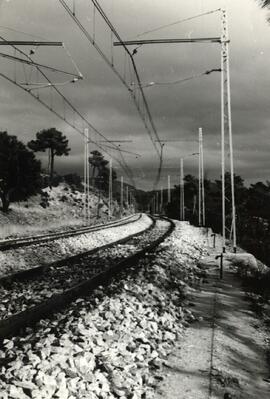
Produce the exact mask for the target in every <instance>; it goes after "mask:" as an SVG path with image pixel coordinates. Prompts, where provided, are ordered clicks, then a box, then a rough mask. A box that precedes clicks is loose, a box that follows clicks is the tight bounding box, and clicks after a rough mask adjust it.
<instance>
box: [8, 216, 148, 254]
mask: <svg viewBox="0 0 270 399" xmlns="http://www.w3.org/2000/svg"><path fill="white" fill-rule="evenodd" d="M140 218H141V214H138V215H130V216H127V217H125V218H122V219H119V220H114V221H113V222H109V223H106V224H99V225H94V226H83V227H80V228H76V229H73V230H69V231H63V232H57V233H48V234H42V235H35V236H29V237H23V238H14V239H7V240H1V241H0V251H8V250H10V249H15V248H19V247H26V246H29V245H35V244H41V243H45V242H46V243H47V242H50V241H54V240H57V239H60V238H67V237H74V236H77V235H80V234H87V233H91V232H93V231H98V230H102V229H107V228H110V227H116V226H123V225H125V224H129V223H133V222H135V221H137V220H139V219H140Z"/></svg>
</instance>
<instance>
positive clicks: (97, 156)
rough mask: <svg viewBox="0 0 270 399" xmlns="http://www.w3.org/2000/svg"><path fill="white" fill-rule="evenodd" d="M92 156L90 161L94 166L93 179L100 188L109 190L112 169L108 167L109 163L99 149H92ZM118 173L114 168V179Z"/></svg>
mask: <svg viewBox="0 0 270 399" xmlns="http://www.w3.org/2000/svg"><path fill="white" fill-rule="evenodd" d="M91 154H92V156H91V157H89V159H88V161H89V163H90V165H91V166H92V179H93V181H94V182H95V185H96V187H97V188H98V189H100V190H107V189H108V187H109V176H110V169H109V168H108V163H109V161H107V160H106V159H105V158H104V156H103V155H102V154H101V153H100V152H99V151H96V150H95V151H92V152H91ZM116 178H117V175H116V172H115V170H114V169H113V170H112V180H113V181H114V180H116Z"/></svg>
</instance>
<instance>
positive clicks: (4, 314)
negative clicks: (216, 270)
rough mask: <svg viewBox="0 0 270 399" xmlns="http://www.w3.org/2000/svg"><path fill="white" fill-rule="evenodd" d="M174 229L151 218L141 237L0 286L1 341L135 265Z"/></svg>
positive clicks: (21, 274) (166, 221) (21, 275)
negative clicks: (151, 221) (150, 222)
mask: <svg viewBox="0 0 270 399" xmlns="http://www.w3.org/2000/svg"><path fill="white" fill-rule="evenodd" d="M173 229H174V224H173V222H172V221H170V220H169V219H165V218H153V223H152V225H151V226H150V227H148V228H147V229H146V230H145V231H143V232H140V233H136V234H133V235H131V236H129V237H126V238H125V239H121V240H119V241H118V242H115V243H113V244H107V245H105V246H103V247H101V248H97V249H95V250H92V251H88V252H85V253H83V254H80V255H76V256H73V257H70V258H68V259H65V260H63V261H60V262H54V263H52V264H51V265H46V266H45V267H44V266H43V267H41V268H33V269H30V270H27V271H23V272H19V273H16V274H14V275H12V276H9V277H5V278H2V279H1V280H0V303H1V306H0V318H1V321H0V339H4V338H6V337H8V336H11V335H13V336H14V335H15V334H16V333H18V332H19V330H20V329H22V328H24V327H27V326H30V325H32V324H34V323H35V322H37V321H38V320H40V319H42V318H44V317H47V316H50V315H51V314H52V313H53V312H55V311H59V310H61V309H62V308H63V307H65V306H67V305H68V304H69V303H71V302H72V301H74V300H75V299H76V298H79V297H82V296H85V295H86V296H87V295H89V294H90V293H91V292H92V291H93V290H94V289H95V288H97V287H98V286H99V285H101V284H105V283H107V282H108V281H110V279H111V278H112V277H113V276H114V275H115V274H117V273H118V272H120V271H122V270H123V269H125V268H127V267H129V266H131V265H134V264H136V263H137V262H138V261H139V260H140V259H141V258H143V257H144V256H145V255H146V254H147V253H148V252H150V251H152V250H153V249H154V248H156V247H157V246H158V245H159V244H160V243H161V242H162V241H163V240H164V239H165V238H166V237H167V236H168V235H169V234H170V233H171V232H172V231H173Z"/></svg>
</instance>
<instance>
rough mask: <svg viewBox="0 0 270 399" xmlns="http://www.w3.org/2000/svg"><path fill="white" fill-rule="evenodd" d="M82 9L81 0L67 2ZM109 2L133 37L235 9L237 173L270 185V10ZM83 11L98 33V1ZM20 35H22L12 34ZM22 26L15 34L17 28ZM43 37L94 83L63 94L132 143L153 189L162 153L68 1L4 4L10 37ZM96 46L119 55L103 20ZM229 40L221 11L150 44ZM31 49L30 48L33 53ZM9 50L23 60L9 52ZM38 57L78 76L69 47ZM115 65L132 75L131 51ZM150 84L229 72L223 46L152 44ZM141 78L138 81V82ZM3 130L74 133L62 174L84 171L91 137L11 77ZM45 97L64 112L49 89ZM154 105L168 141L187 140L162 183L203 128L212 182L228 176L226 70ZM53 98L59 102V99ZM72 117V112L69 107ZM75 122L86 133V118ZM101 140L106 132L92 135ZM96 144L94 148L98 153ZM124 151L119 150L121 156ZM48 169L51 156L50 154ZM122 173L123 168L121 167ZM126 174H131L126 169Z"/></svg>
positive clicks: (8, 0)
mask: <svg viewBox="0 0 270 399" xmlns="http://www.w3.org/2000/svg"><path fill="white" fill-rule="evenodd" d="M67 4H68V5H72V1H71V0H67ZM100 4H101V5H102V7H103V9H104V10H105V12H106V13H107V15H108V16H109V18H110V19H111V21H112V22H113V24H114V26H115V27H116V28H117V30H118V31H119V33H120V35H121V37H122V38H123V39H133V38H135V37H136V35H138V34H141V33H143V32H145V31H147V30H151V29H154V28H156V27H158V26H161V25H165V24H170V23H172V22H174V21H176V20H179V19H182V18H183V19H184V18H188V17H190V16H194V15H197V14H200V13H204V12H207V11H210V10H215V9H217V8H219V7H223V6H226V8H227V10H228V19H229V27H230V39H231V44H230V51H231V84H232V116H233V136H234V151H235V171H236V173H237V174H240V175H241V176H242V177H244V178H245V180H246V182H247V184H249V183H250V182H254V181H257V180H263V181H265V180H267V179H269V180H270V158H269V151H270V135H269V128H270V116H269V115H270V114H269V99H270V68H269V54H270V40H269V39H270V25H269V24H268V23H267V10H261V9H260V8H259V6H258V3H257V2H256V1H255V0H237V1H235V0H226V1H224V0H223V1H222V0H166V1H165V0H100ZM75 7H76V8H75V10H76V15H77V16H78V18H79V19H80V21H81V22H82V23H83V25H84V26H85V27H86V28H87V29H88V30H89V32H90V33H91V34H92V33H93V9H92V7H91V0H75ZM11 29H12V30H11ZM14 30H15V31H14ZM26 34H28V35H33V36H34V37H33V38H32V39H33V40H34V39H37V38H38V37H40V38H43V39H48V40H53V41H63V42H64V43H65V46H66V47H67V48H68V50H69V52H70V53H71V55H72V58H73V59H74V60H75V62H76V64H77V66H78V67H79V69H80V71H81V72H82V74H83V76H84V80H82V81H80V82H78V83H76V84H69V85H65V86H59V89H61V91H63V93H64V94H65V95H66V96H67V97H68V98H69V100H70V101H71V102H72V103H73V104H74V105H75V106H76V108H77V109H78V110H79V111H80V112H81V113H82V114H83V115H84V116H85V117H86V118H88V120H89V121H90V122H91V123H92V124H93V125H94V126H95V127H96V128H97V129H98V130H99V131H100V132H102V133H103V134H104V135H105V136H106V137H107V138H108V139H111V140H113V139H114V140H117V139H126V140H132V143H126V144H125V145H124V144H123V145H122V148H123V149H126V150H127V151H131V152H135V153H139V154H140V155H141V157H140V158H136V157H135V156H133V155H131V154H126V155H125V159H126V161H127V163H128V165H129V166H130V168H131V169H132V170H133V173H134V176H135V179H136V183H137V186H138V187H142V188H151V183H152V181H153V179H154V176H155V173H156V168H157V166H158V159H157V155H156V153H155V151H154V148H153V145H152V144H151V142H150V140H149V138H148V135H147V133H146V131H145V129H144V126H143V124H142V121H141V119H140V118H139V116H138V113H137V111H136V109H135V106H134V104H133V102H132V100H131V98H130V95H129V93H128V91H127V90H126V88H125V87H124V86H123V85H122V84H121V82H120V81H119V80H118V79H117V77H116V76H115V75H114V74H113V72H112V71H111V69H110V68H109V67H108V66H107V65H106V64H105V62H104V61H103V60H102V58H101V57H100V55H99V54H98V53H97V51H96V50H95V49H94V48H93V47H92V46H91V45H90V44H89V42H88V41H87V40H86V39H85V37H84V36H83V35H82V33H81V32H80V31H79V29H78V28H77V26H76V25H75V24H74V22H73V21H72V19H71V18H70V16H69V15H68V14H67V12H66V11H65V9H64V8H63V6H62V5H61V4H60V2H59V1H58V0H46V1H43V0H2V1H1V0H0V35H2V36H3V37H4V38H5V39H10V40H15V39H16V40H30V39H31V36H27V35H26ZM95 35H96V40H97V42H98V43H99V45H100V46H101V47H102V48H103V49H104V51H105V52H106V51H108V54H109V53H110V32H108V30H106V28H105V26H104V24H103V23H102V21H101V19H99V18H98V17H96V32H95ZM219 35H220V14H218V13H215V14H211V15H209V16H205V17H202V18H199V19H195V20H192V21H189V22H185V23H182V24H179V25H175V26H173V27H170V28H168V29H162V30H160V31H157V32H154V33H151V34H148V35H145V36H142V37H141V38H153V39H157V38H161V37H162V38H190V37H191V38H192V37H206V36H219ZM29 49H30V48H29V47H28V48H26V47H25V48H23V50H25V51H27V52H29ZM0 51H1V52H3V53H8V54H12V55H16V56H18V54H15V53H14V52H13V50H10V49H8V48H6V47H4V46H3V47H2V48H1V49H0ZM33 58H34V59H35V61H36V62H40V63H46V64H47V65H51V66H55V67H58V68H61V69H65V70H68V71H72V72H74V71H75V69H74V66H73V64H72V62H71V58H70V57H68V56H67V54H66V53H65V52H64V50H63V49H61V48H57V49H56V48H39V49H37V50H36V53H35V54H34V56H33ZM114 60H115V63H116V65H117V67H119V68H120V70H121V71H122V73H124V72H126V74H127V76H128V68H126V69H125V66H124V65H125V59H124V56H123V51H122V50H121V49H120V48H115V50H114ZM135 60H136V63H137V66H138V70H139V73H140V76H141V80H142V82H143V83H148V82H151V81H156V82H172V81H175V80H179V79H182V78H187V77H190V76H193V75H198V74H200V73H202V72H205V71H206V70H208V69H212V68H219V66H220V48H219V45H218V44H181V45H177V44H176V45H155V46H143V47H140V48H139V49H138V53H137V54H136V56H135ZM0 73H5V74H6V75H7V76H9V77H10V78H12V79H16V80H17V81H18V82H22V81H25V80H26V79H28V81H32V82H34V81H35V82H37V81H40V79H41V78H40V77H39V76H34V75H35V73H34V72H33V71H32V72H31V70H30V68H28V67H25V68H24V69H23V67H22V65H19V64H18V63H16V64H15V63H14V62H13V61H7V60H5V59H3V58H1V63H0ZM49 76H50V78H51V79H52V80H53V81H54V82H57V83H62V82H64V81H66V77H64V76H63V75H61V74H56V73H54V74H52V73H50V74H49ZM131 81H132V78H130V82H131ZM0 84H1V90H0V129H1V130H7V131H8V132H9V133H10V134H15V135H17V136H18V137H20V139H21V140H23V141H24V142H27V141H29V140H31V139H32V138H34V136H35V133H36V132H37V131H39V130H41V129H44V128H48V127H56V128H57V129H59V130H61V131H63V132H64V134H66V135H67V137H68V139H69V141H70V147H71V149H72V151H71V154H70V156H69V157H63V158H61V159H60V158H59V159H58V160H57V161H56V168H57V170H58V171H59V172H71V171H76V172H78V173H82V170H83V156H82V154H83V140H82V138H81V137H80V135H79V134H78V133H76V132H75V131H74V130H73V129H72V128H70V127H69V126H67V125H66V124H65V123H64V122H63V121H61V120H59V119H58V118H57V117H56V116H54V115H53V114H52V113H51V112H50V111H48V110H46V109H45V108H43V107H42V105H40V104H39V103H38V102H37V101H35V100H34V99H33V98H32V97H30V96H29V94H27V93H24V92H23V91H22V90H21V89H19V88H17V87H15V86H14V85H12V83H10V82H8V81H6V80H5V79H3V78H1V80H0ZM39 92H40V96H41V98H43V99H44V100H46V101H52V102H51V105H53V106H54V107H55V109H58V110H60V109H61V107H62V108H63V106H62V103H60V102H58V101H57V99H56V98H54V96H53V95H52V93H51V92H50V90H49V89H43V90H40V91H39ZM145 94H146V96H147V99H148V101H149V106H150V109H151V111H152V115H153V118H154V121H155V125H156V127H157V131H158V134H159V137H160V138H161V139H168V140H178V141H171V142H168V143H167V144H166V145H165V147H164V157H165V160H164V169H163V174H162V178H161V182H160V186H165V185H166V180H167V175H168V174H170V175H171V179H172V182H173V183H177V182H178V180H179V171H178V168H179V158H180V157H187V156H188V154H190V153H193V152H196V151H197V142H196V140H197V132H198V128H199V127H202V128H203V131H204V148H205V168H206V175H207V177H209V178H217V177H219V175H220V74H219V73H215V74H211V75H209V76H205V77H201V78H197V79H193V80H190V81H188V82H186V83H182V84H175V85H169V86H166V85H165V86H154V87H149V88H146V89H145ZM50 98H51V100H50ZM61 112H63V110H62V111H61ZM74 123H75V124H77V126H79V124H80V128H81V129H83V128H84V127H85V125H83V124H82V123H81V122H80V121H79V120H76V118H75V120H74ZM91 137H92V139H94V140H95V139H98V136H97V135H95V134H93V133H91ZM92 148H93V149H94V148H95V147H94V146H93V147H92ZM114 155H115V152H114ZM42 159H43V160H44V165H45V158H44V155H43V158H42ZM196 162H197V160H196V158H195V157H189V158H188V157H187V159H186V160H185V173H193V174H196V173H197V165H196ZM115 167H116V168H118V165H116V164H115ZM118 174H119V175H120V174H121V171H120V169H118Z"/></svg>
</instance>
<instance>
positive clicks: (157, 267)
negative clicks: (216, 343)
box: [0, 223, 205, 399]
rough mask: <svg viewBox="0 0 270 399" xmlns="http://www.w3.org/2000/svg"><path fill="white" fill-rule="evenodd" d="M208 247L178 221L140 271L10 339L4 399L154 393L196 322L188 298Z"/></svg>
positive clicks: (2, 359) (2, 380)
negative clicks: (168, 358)
mask: <svg viewBox="0 0 270 399" xmlns="http://www.w3.org/2000/svg"><path fill="white" fill-rule="evenodd" d="M204 244H205V237H204V236H203V235H202V233H201V232H200V230H199V229H196V228H193V227H191V226H188V225H183V224H181V223H177V228H176V230H175V231H174V233H173V234H172V235H171V236H170V237H169V238H168V239H167V240H166V241H165V243H163V244H162V245H161V246H160V247H159V248H158V250H157V251H156V253H155V254H150V255H149V257H148V258H147V259H145V260H144V261H141V265H140V266H141V267H140V269H139V270H140V271H139V272H138V270H137V269H136V273H133V274H129V276H126V278H125V280H122V281H114V283H113V284H112V285H111V286H110V288H100V289H98V290H96V292H95V294H94V295H92V296H91V298H89V299H79V300H77V302H76V303H74V304H73V305H72V306H70V307H69V309H67V310H66V311H64V312H62V313H61V314H58V316H57V317H55V318H53V319H51V320H44V321H41V322H40V323H39V325H38V326H36V328H35V329H34V330H32V329H28V331H27V333H26V335H25V336H24V337H17V338H13V339H11V340H5V341H4V345H3V349H2V350H1V351H0V364H1V365H2V367H1V377H0V398H4V399H8V398H20V399H29V398H36V399H37V398H38V399H42V398H44V399H45V398H46V399H50V398H61V399H86V398H87V399H97V398H103V399H109V398H111V399H112V398H123V399H124V398H127V399H128V398H131V399H138V398H145V399H150V398H154V397H155V388H156V386H157V384H158V383H159V381H160V380H161V379H162V374H163V373H162V371H161V367H162V364H163V362H164V359H165V358H166V356H167V354H168V353H169V352H170V351H171V350H172V349H173V345H174V342H175V340H176V338H177V337H179V336H181V333H182V331H183V328H184V326H185V325H186V324H187V322H189V321H192V320H193V319H194V317H193V315H192V314H191V312H190V311H187V310H186V309H185V303H186V300H185V297H186V295H187V293H188V291H189V289H190V288H189V287H190V286H192V285H194V284H198V283H199V281H200V278H201V275H200V273H201V271H200V269H198V268H197V267H196V263H197V261H198V260H199V258H200V256H201V254H202V248H203V247H204ZM118 280H119V279H118Z"/></svg>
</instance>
